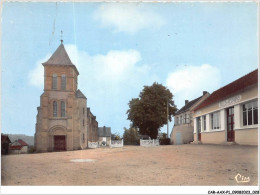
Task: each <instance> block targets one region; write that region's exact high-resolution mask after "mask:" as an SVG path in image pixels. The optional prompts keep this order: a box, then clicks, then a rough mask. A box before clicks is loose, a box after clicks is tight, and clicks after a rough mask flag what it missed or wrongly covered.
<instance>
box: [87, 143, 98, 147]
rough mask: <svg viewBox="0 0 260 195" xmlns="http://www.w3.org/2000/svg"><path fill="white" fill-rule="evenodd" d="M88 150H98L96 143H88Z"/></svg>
mask: <svg viewBox="0 0 260 195" xmlns="http://www.w3.org/2000/svg"><path fill="white" fill-rule="evenodd" d="M88 147H89V148H98V142H88Z"/></svg>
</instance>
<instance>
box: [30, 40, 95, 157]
mask: <svg viewBox="0 0 260 195" xmlns="http://www.w3.org/2000/svg"><path fill="white" fill-rule="evenodd" d="M42 65H43V66H44V92H43V94H42V95H41V97H40V106H39V107H38V108H37V110H38V114H37V117H36V118H37V122H36V127H35V129H36V132H35V136H34V137H35V148H36V151H37V152H47V151H66V150H78V149H84V148H86V147H87V143H88V141H90V142H96V141H98V134H97V132H98V122H97V120H96V117H95V116H94V115H93V114H92V113H91V111H90V108H88V107H87V98H86V97H85V95H84V94H83V93H82V92H81V91H80V90H79V89H78V76H79V72H78V70H77V67H76V66H75V65H74V64H73V63H72V62H71V60H70V58H69V56H68V54H67V52H66V50H65V48H64V45H63V41H62V40H61V44H60V46H59V47H58V48H57V50H56V51H55V52H54V53H53V55H52V56H51V57H50V59H49V60H48V61H47V62H44V63H42Z"/></svg>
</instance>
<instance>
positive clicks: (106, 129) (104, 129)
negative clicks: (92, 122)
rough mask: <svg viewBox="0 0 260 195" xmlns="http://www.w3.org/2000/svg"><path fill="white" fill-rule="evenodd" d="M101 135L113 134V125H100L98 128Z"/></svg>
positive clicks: (108, 135)
mask: <svg viewBox="0 0 260 195" xmlns="http://www.w3.org/2000/svg"><path fill="white" fill-rule="evenodd" d="M98 136H99V137H110V136H111V127H106V126H104V127H99V128H98Z"/></svg>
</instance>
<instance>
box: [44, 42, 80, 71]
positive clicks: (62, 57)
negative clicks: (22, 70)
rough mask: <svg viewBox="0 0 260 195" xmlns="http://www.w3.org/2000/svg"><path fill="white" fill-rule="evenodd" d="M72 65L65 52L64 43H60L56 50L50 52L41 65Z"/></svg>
mask: <svg viewBox="0 0 260 195" xmlns="http://www.w3.org/2000/svg"><path fill="white" fill-rule="evenodd" d="M47 64H48V65H72V66H75V65H74V64H73V63H72V62H71V60H70V58H69V55H68V54H67V52H66V50H65V47H64V45H63V44H62V43H61V44H60V46H59V47H58V48H57V49H56V51H55V52H54V53H53V54H52V56H51V57H50V59H49V60H48V61H47V62H44V63H43V65H47Z"/></svg>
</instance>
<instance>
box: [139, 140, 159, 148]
mask: <svg viewBox="0 0 260 195" xmlns="http://www.w3.org/2000/svg"><path fill="white" fill-rule="evenodd" d="M159 145H160V143H159V140H158V139H151V140H142V139H140V146H146V147H149V146H159Z"/></svg>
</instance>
